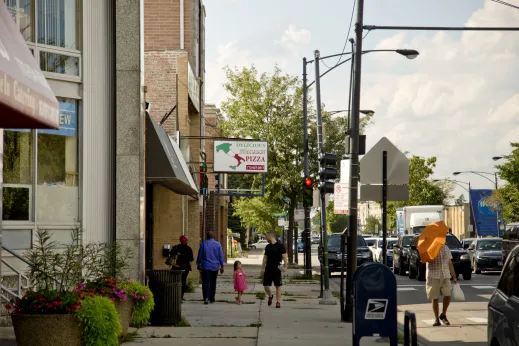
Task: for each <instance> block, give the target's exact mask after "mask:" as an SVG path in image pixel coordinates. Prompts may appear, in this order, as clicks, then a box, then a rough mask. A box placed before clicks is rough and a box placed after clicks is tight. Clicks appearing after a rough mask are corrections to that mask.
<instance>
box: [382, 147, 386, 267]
mask: <svg viewBox="0 0 519 346" xmlns="http://www.w3.org/2000/svg"><path fill="white" fill-rule="evenodd" d="M382 263H384V264H385V265H387V151H385V150H384V151H383V152H382Z"/></svg>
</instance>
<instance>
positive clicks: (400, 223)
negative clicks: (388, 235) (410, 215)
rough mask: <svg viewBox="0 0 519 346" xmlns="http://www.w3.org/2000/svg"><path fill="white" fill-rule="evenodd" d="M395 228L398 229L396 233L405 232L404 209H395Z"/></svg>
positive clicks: (402, 233)
mask: <svg viewBox="0 0 519 346" xmlns="http://www.w3.org/2000/svg"><path fill="white" fill-rule="evenodd" d="M396 228H397V230H398V235H404V234H405V220H404V211H403V210H401V209H397V211H396Z"/></svg>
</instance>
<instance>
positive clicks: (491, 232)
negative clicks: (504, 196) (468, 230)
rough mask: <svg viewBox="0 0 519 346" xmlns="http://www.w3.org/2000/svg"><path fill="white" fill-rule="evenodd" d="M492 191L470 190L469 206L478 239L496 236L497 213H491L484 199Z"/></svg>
mask: <svg viewBox="0 0 519 346" xmlns="http://www.w3.org/2000/svg"><path fill="white" fill-rule="evenodd" d="M490 195H492V190H488V189H480V190H473V189H471V190H470V206H471V208H472V212H473V215H474V228H475V231H476V234H477V236H479V237H488V236H492V237H496V236H497V213H496V212H494V211H492V210H491V209H490V208H489V206H488V204H487V202H486V198H488V197H489V196H490Z"/></svg>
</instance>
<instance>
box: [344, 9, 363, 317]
mask: <svg viewBox="0 0 519 346" xmlns="http://www.w3.org/2000/svg"><path fill="white" fill-rule="evenodd" d="M356 1H357V5H356V7H357V22H356V23H355V37H356V40H353V39H351V40H350V42H351V43H352V49H353V51H352V54H353V59H354V63H353V76H354V79H353V100H352V114H351V159H350V226H349V227H348V251H350V252H348V270H347V276H346V308H345V310H346V311H345V313H344V315H345V318H346V320H347V321H348V322H353V275H354V273H355V270H356V269H357V215H358V214H357V197H358V185H359V122H360V112H359V111H360V84H361V67H362V27H363V25H364V0H356Z"/></svg>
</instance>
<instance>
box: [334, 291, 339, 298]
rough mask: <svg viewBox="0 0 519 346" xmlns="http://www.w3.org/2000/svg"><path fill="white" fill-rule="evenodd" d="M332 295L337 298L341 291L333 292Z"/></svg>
mask: <svg viewBox="0 0 519 346" xmlns="http://www.w3.org/2000/svg"><path fill="white" fill-rule="evenodd" d="M332 296H334V297H335V298H340V297H341V292H332Z"/></svg>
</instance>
